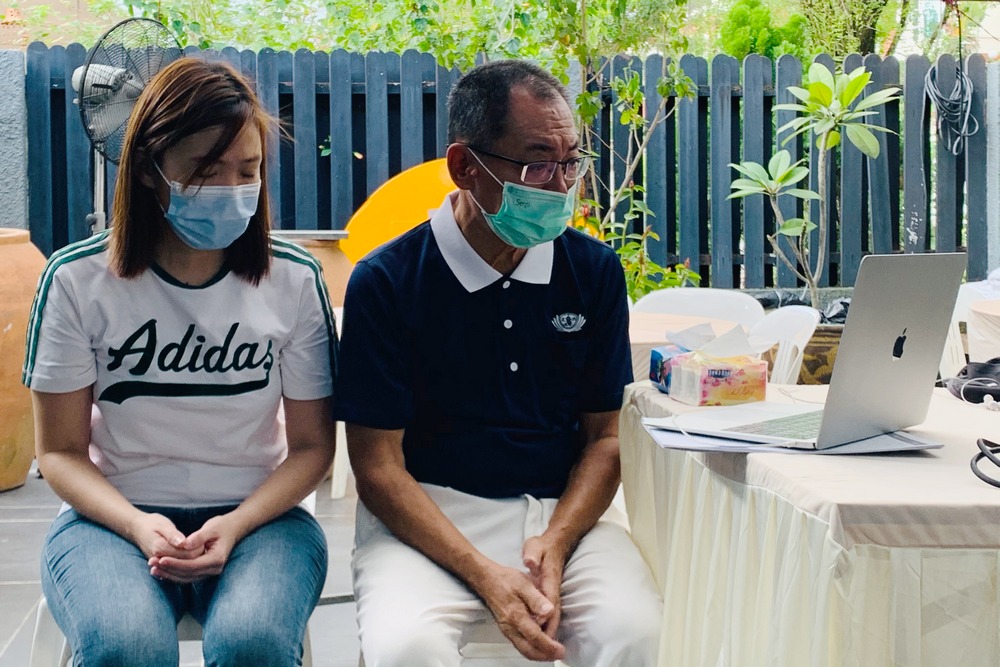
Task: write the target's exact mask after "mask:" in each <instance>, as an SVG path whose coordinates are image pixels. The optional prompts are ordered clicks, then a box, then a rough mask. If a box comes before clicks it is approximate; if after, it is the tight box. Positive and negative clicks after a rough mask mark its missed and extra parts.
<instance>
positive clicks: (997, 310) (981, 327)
mask: <svg viewBox="0 0 1000 667" xmlns="http://www.w3.org/2000/svg"><path fill="white" fill-rule="evenodd" d="M965 327H966V332H967V333H968V335H969V361H988V360H990V359H992V358H994V357H1000V300H996V299H988V300H985V301H975V302H973V303H971V304H969V315H968V320H966V322H965Z"/></svg>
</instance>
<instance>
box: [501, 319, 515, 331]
mask: <svg viewBox="0 0 1000 667" xmlns="http://www.w3.org/2000/svg"><path fill="white" fill-rule="evenodd" d="M512 326H514V323H513V322H511V321H510V320H504V321H503V328H504V329H510V328H511V327H512Z"/></svg>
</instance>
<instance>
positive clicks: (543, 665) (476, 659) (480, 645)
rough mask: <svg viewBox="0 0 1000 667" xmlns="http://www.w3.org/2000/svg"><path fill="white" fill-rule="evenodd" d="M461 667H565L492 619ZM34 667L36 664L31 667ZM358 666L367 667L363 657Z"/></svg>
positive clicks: (479, 625)
mask: <svg viewBox="0 0 1000 667" xmlns="http://www.w3.org/2000/svg"><path fill="white" fill-rule="evenodd" d="M458 652H459V654H460V655H461V656H462V667H562V666H563V663H562V662H559V661H556V662H554V663H553V662H533V661H531V660H528V659H527V658H525V657H524V656H523V655H521V654H520V653H519V652H518V650H517V649H516V648H514V645H513V644H511V643H510V640H509V639H507V638H506V637H504V635H503V633H502V632H500V626H498V625H497V623H496V621H494V620H493V618H492V617H490V618H486V619H483V620H482V621H478V622H476V623H473V624H472V625H471V626H469V628H468V629H466V630H465V631H464V632H463V633H462V647H461V648H460V649H459V651H458ZM32 667H34V665H32ZM358 667H365V659H364V656H362V657H361V658H360V659H359V661H358Z"/></svg>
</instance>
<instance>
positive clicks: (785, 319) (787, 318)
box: [750, 306, 819, 384]
mask: <svg viewBox="0 0 1000 667" xmlns="http://www.w3.org/2000/svg"><path fill="white" fill-rule="evenodd" d="M817 324H819V311H818V310H816V309H815V308H813V307H811V306H784V307H783V308H778V309H776V310H772V311H771V312H770V313H768V314H767V315H765V316H764V318H763V319H762V320H761V321H760V322H758V323H757V324H756V325H755V326H754V327H753V328H751V329H750V339H751V341H762V342H763V341H771V342H773V343H777V344H778V351H777V353H775V355H774V365H773V366H772V368H771V378H770V381H771V382H774V383H776V384H795V383H796V382H797V381H798V379H799V371H800V370H801V369H802V355H803V353H804V352H805V349H806V344H807V343H808V342H809V339H810V338H812V335H813V332H814V331H816V325H817Z"/></svg>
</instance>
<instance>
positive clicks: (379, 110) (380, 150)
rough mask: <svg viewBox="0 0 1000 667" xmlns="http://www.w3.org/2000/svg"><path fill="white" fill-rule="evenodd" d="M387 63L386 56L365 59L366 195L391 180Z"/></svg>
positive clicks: (374, 54) (381, 54) (370, 55)
mask: <svg viewBox="0 0 1000 667" xmlns="http://www.w3.org/2000/svg"><path fill="white" fill-rule="evenodd" d="M387 84H388V63H387V62H386V57H385V54H384V53H380V52H376V53H369V54H368V56H367V57H366V58H365V165H366V167H367V183H366V188H365V192H366V193H367V194H369V195H371V193H373V192H375V189H376V188H378V186H380V185H381V184H382V183H385V182H386V181H387V180H389V122H388V121H389V114H388V110H389V93H388V87H387Z"/></svg>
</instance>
